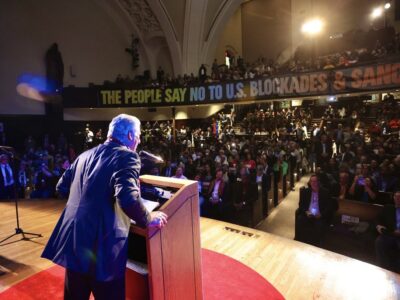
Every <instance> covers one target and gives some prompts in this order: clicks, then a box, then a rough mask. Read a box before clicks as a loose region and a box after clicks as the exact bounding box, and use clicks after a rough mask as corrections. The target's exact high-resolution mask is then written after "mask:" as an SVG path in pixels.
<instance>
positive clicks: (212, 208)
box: [205, 169, 228, 220]
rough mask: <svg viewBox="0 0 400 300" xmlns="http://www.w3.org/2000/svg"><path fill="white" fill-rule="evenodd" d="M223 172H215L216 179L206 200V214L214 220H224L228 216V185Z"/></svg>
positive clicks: (211, 184)
mask: <svg viewBox="0 0 400 300" xmlns="http://www.w3.org/2000/svg"><path fill="white" fill-rule="evenodd" d="M223 175H224V173H223V171H222V170H221V169H217V170H216V171H215V178H214V179H213V180H212V181H211V183H210V186H209V188H208V194H207V197H206V199H207V200H208V201H207V200H206V205H205V209H206V214H207V216H208V217H210V218H213V219H219V220H222V219H224V218H225V217H226V215H227V211H226V209H227V206H228V203H227V200H228V197H227V193H228V184H227V183H225V182H224V180H223Z"/></svg>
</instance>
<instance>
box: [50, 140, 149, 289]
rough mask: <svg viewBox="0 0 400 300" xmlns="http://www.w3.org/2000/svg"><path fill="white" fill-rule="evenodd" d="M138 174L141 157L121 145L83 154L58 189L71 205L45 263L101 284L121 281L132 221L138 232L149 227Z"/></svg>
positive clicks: (115, 144) (56, 229)
mask: <svg viewBox="0 0 400 300" xmlns="http://www.w3.org/2000/svg"><path fill="white" fill-rule="evenodd" d="M139 172H140V159H139V156H138V155H137V154H136V153H134V152H133V151H131V150H129V149H128V148H126V147H124V146H121V145H119V144H117V143H114V142H106V143H104V144H102V145H99V146H97V147H95V148H93V149H91V150H88V151H86V152H84V153H82V154H81V155H80V156H79V157H78V158H77V159H76V160H75V162H74V163H73V164H72V166H71V167H70V168H69V169H68V170H66V171H65V173H64V174H63V176H62V177H61V179H60V181H59V182H58V184H57V191H58V192H59V193H62V194H65V195H68V194H69V197H68V202H67V205H66V207H65V209H64V211H63V213H62V215H61V217H60V219H59V221H58V223H57V225H56V227H55V229H54V231H53V233H52V235H51V237H50V239H49V241H48V243H47V245H46V247H45V249H44V251H43V254H42V257H45V258H48V259H50V260H52V261H53V262H55V263H56V264H59V265H61V266H64V267H65V268H67V269H70V270H72V271H75V272H80V273H89V274H90V275H91V276H95V278H96V280H98V281H110V280H114V279H118V278H122V277H123V276H124V274H125V268H126V261H127V237H128V232H129V226H130V218H131V219H133V220H135V221H136V223H137V224H138V225H140V226H146V225H147V224H148V223H149V222H150V216H149V213H148V211H147V210H146V208H145V207H144V206H143V204H142V202H141V200H140V199H141V198H140V189H139Z"/></svg>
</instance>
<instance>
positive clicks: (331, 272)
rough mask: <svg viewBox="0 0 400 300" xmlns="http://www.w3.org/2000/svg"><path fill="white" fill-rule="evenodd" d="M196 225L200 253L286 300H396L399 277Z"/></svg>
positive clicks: (214, 224)
mask: <svg viewBox="0 0 400 300" xmlns="http://www.w3.org/2000/svg"><path fill="white" fill-rule="evenodd" d="M200 224H201V244H202V247H203V248H207V249H210V250H213V251H217V252H220V253H222V254H225V255H228V256H230V257H232V258H235V259H236V260H238V261H240V262H242V263H244V264H246V265H247V266H249V267H251V268H252V269H254V270H255V271H256V272H258V273H259V274H260V275H261V276H263V277H264V278H265V279H267V280H268V281H269V282H270V283H271V284H272V285H274V286H275V288H277V289H278V290H279V291H280V292H281V293H282V295H283V296H284V297H285V298H286V299H327V300H331V299H338V300H339V299H353V300H355V299H357V300H365V299H374V300H398V299H399V298H398V291H399V286H400V275H399V274H395V273H393V272H389V271H386V270H384V269H381V268H379V267H376V266H374V265H370V264H367V263H364V262H361V261H358V260H356V259H352V258H349V257H345V256H343V255H340V254H336V253H333V252H330V251H326V250H323V249H320V248H317V247H314V246H310V245H307V244H304V243H300V242H296V241H293V240H288V239H286V238H281V237H278V236H275V235H272V234H269V233H265V232H261V231H258V230H255V229H251V228H246V227H242V226H238V225H234V224H229V223H224V222H220V221H216V220H211V219H206V218H201V223H200ZM225 226H228V227H231V228H234V229H237V230H238V231H239V232H238V233H236V232H232V231H228V230H225ZM242 232H246V233H251V234H253V235H252V236H248V235H244V234H242Z"/></svg>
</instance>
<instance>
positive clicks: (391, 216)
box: [378, 204, 396, 233]
mask: <svg viewBox="0 0 400 300" xmlns="http://www.w3.org/2000/svg"><path fill="white" fill-rule="evenodd" d="M378 225H383V226H385V227H386V228H387V230H388V233H393V232H394V231H395V230H396V207H395V206H394V205H391V204H388V205H385V206H384V207H383V210H382V212H381V213H380V215H379V216H378Z"/></svg>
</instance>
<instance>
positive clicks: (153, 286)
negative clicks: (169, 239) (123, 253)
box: [147, 229, 165, 300]
mask: <svg viewBox="0 0 400 300" xmlns="http://www.w3.org/2000/svg"><path fill="white" fill-rule="evenodd" d="M163 230H164V229H161V230H159V231H158V232H157V233H156V234H154V235H153V236H152V237H151V238H150V239H148V240H147V259H148V268H149V288H150V299H153V300H161V299H164V297H165V291H164V273H163V255H162V251H163V248H162V245H161V234H162V232H163Z"/></svg>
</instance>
